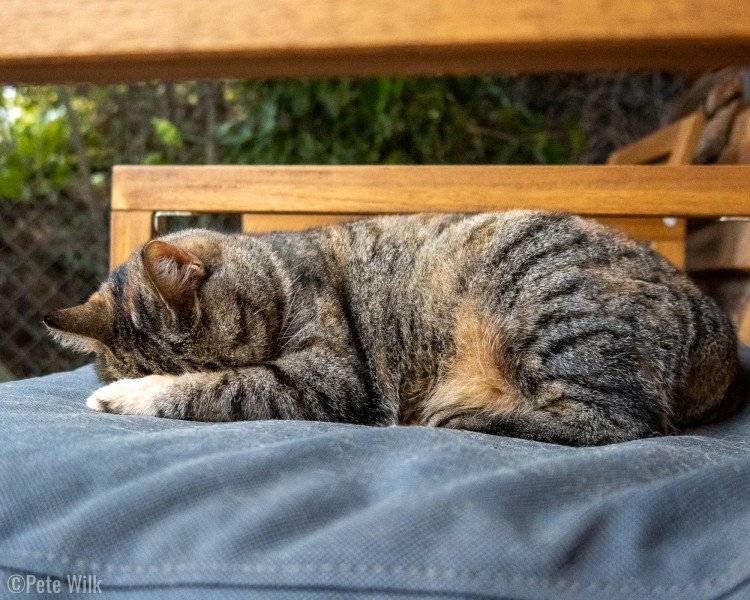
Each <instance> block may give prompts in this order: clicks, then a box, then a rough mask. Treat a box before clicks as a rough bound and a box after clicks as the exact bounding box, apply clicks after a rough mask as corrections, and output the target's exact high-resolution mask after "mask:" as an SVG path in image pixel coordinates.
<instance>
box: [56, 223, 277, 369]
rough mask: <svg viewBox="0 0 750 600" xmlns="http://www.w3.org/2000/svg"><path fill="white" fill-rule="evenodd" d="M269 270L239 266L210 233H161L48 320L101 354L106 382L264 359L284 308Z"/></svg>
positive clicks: (59, 335) (77, 345)
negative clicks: (171, 239) (171, 238)
mask: <svg viewBox="0 0 750 600" xmlns="http://www.w3.org/2000/svg"><path fill="white" fill-rule="evenodd" d="M196 240H198V241H197V242H196ZM210 241H211V240H209V242H210ZM177 244H179V245H177ZM186 248H190V250H188V249H186ZM199 255H202V256H199ZM268 271H269V270H268V269H267V268H266V269H253V268H252V266H239V267H238V266H237V265H233V264H232V260H231V256H230V257H229V258H227V257H226V256H224V253H223V252H222V251H221V247H220V244H212V243H206V240H205V239H199V238H197V237H196V238H195V239H193V238H191V237H190V236H186V237H185V236H183V238H182V239H177V240H176V244H171V243H167V242H165V241H160V240H155V241H152V242H149V243H148V244H146V245H145V246H144V247H143V248H142V249H141V250H139V251H138V252H136V253H134V254H133V255H132V256H131V257H130V259H129V260H128V261H127V262H126V263H125V264H123V265H121V266H120V267H118V268H117V269H115V270H114V271H112V273H111V274H110V276H109V278H108V279H107V281H105V282H104V283H103V284H102V286H101V287H100V288H99V290H98V291H97V292H95V293H94V294H93V295H92V296H91V297H90V298H89V299H88V301H86V302H85V303H83V304H81V305H78V306H75V307H72V308H67V309H62V310H58V311H56V312H53V313H52V314H50V315H48V316H46V317H45V318H44V323H45V325H47V327H48V328H49V329H50V330H51V332H52V333H53V335H54V336H55V337H56V339H57V340H58V341H59V342H61V343H62V344H64V345H67V346H70V347H72V348H73V349H75V350H78V351H81V352H95V353H96V355H97V362H96V366H97V371H98V373H99V376H100V377H101V378H102V379H103V380H104V381H106V382H110V381H115V380H117V379H124V378H136V377H144V376H146V375H151V374H181V373H189V372H198V371H207V370H223V369H231V368H238V367H243V366H248V365H253V364H260V363H262V362H264V361H266V360H268V359H269V358H270V356H271V355H272V353H273V344H274V341H275V339H276V338H277V336H278V330H279V328H280V323H281V320H282V314H281V312H283V311H282V307H281V306H280V304H279V302H275V301H274V297H273V295H274V294H273V291H274V289H275V288H277V287H278V286H277V285H276V282H274V281H270V280H268V279H269V278H268ZM263 275H265V276H266V277H265V279H264V277H263Z"/></svg>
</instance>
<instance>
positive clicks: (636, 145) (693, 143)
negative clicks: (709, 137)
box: [607, 112, 706, 165]
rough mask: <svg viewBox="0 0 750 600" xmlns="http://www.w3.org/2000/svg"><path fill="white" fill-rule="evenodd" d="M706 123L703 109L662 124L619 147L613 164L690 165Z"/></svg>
mask: <svg viewBox="0 0 750 600" xmlns="http://www.w3.org/2000/svg"><path fill="white" fill-rule="evenodd" d="M705 124H706V118H705V117H704V116H703V113H702V112H695V113H693V114H691V115H689V116H687V117H685V118H684V119H681V120H679V121H677V122H676V123H672V124H671V125H668V126H666V127H662V128H661V129H659V130H658V131H655V132H654V133H652V134H651V135H648V136H646V137H644V138H641V139H640V140H638V141H636V142H633V143H632V144H629V145H627V146H625V147H624V148H620V149H619V150H616V151H615V152H613V153H612V154H610V156H609V160H608V161H607V162H608V164H610V165H638V164H647V163H654V162H661V163H665V164H669V165H689V164H690V163H692V162H693V154H694V153H695V148H696V147H697V146H698V142H699V141H700V137H701V133H702V132H703V128H704V126H705Z"/></svg>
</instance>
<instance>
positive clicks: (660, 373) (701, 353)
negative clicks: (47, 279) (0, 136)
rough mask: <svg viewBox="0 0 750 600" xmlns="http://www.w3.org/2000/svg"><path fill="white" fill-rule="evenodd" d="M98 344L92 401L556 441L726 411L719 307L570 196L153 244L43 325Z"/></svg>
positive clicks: (729, 383)
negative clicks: (566, 208) (567, 206)
mask: <svg viewBox="0 0 750 600" xmlns="http://www.w3.org/2000/svg"><path fill="white" fill-rule="evenodd" d="M44 322H45V324H46V325H47V326H48V327H49V328H50V330H51V331H52V332H53V334H54V335H55V336H56V337H57V339H58V340H59V341H60V342H62V343H64V344H67V345H70V346H72V347H74V348H76V349H78V350H81V351H84V352H95V353H96V354H97V369H98V373H99V375H100V377H101V379H102V380H103V381H104V382H107V383H109V385H106V386H105V387H102V388H100V389H99V390H97V391H96V392H95V393H94V394H93V395H92V396H91V397H90V398H89V400H88V405H89V406H90V407H91V408H94V409H97V410H101V411H104V412H114V413H121V414H144V415H154V416H160V417H170V418H177V419H195V420H203V421H233V420H245V419H249V420H254V419H311V420H321V421H340V422H349V423H361V424H369V425H395V424H398V423H402V424H423V425H430V426H438V427H450V428H460V429H469V430H473V431H481V432H487V433H494V434H499V435H510V436H517V437H522V438H527V439H533V440H540V441H548V442H556V443H561V444H569V445H598V444H606V443H612V442H619V441H626V440H633V439H636V438H641V437H646V436H651V435H663V434H669V433H673V432H675V431H677V430H679V429H681V428H683V427H685V426H688V425H692V424H697V423H700V422H707V421H710V420H715V419H718V418H720V417H723V416H725V415H727V414H729V413H731V412H732V411H733V410H734V409H735V408H736V406H737V404H738V402H739V400H740V397H741V394H740V393H739V377H738V375H737V340H736V336H735V334H734V331H733V329H732V326H731V324H730V322H729V320H728V318H727V317H726V316H725V315H724V314H722V313H721V311H720V310H719V309H718V308H717V307H716V305H715V304H714V302H713V301H711V300H710V299H709V298H707V297H706V296H705V295H703V294H702V293H701V292H700V291H699V290H698V289H697V288H696V287H695V286H694V285H693V284H692V283H691V282H690V281H689V279H688V278H687V277H686V276H685V275H684V274H682V273H681V272H679V271H678V270H677V269H675V268H674V267H673V266H672V265H671V264H670V263H668V262H667V261H666V260H665V259H664V258H662V257H661V256H659V255H658V254H656V253H655V252H653V251H651V250H650V249H648V248H646V247H644V246H641V245H639V244H636V243H635V242H633V241H631V240H628V239H626V238H625V237H624V236H622V235H621V234H619V233H616V232H614V231H611V230H609V229H607V228H605V227H603V226H601V225H598V224H596V223H593V222H591V221H586V220H583V219H581V218H579V217H575V216H572V215H569V214H566V213H550V212H543V211H509V212H505V213H486V214H473V215H464V214H443V215H411V216H398V217H380V218H375V219H365V220H362V221H356V222H352V223H345V224H340V225H332V226H327V227H321V228H317V229H311V230H308V231H303V232H287V233H271V234H264V235H224V234H220V233H216V232H210V231H202V230H189V231H184V232H180V233H176V234H172V235H169V236H166V237H164V238H162V239H160V240H156V241H152V242H149V243H148V244H146V245H145V246H143V247H142V248H141V249H139V250H138V251H137V252H135V253H134V254H133V255H132V256H131V257H130V258H129V259H128V261H127V262H126V263H125V264H123V265H121V266H119V267H118V268H116V269H115V270H114V271H112V273H111V274H110V276H109V278H108V279H107V281H105V282H104V283H103V284H102V286H101V287H100V289H99V290H98V291H97V292H96V293H94V294H93V295H92V296H91V297H90V298H89V300H88V301H87V302H85V303H84V304H81V305H79V306H76V307H73V308H68V309H63V310H59V311H57V312H54V313H52V314H51V315H49V316H48V317H46V318H45V320H44Z"/></svg>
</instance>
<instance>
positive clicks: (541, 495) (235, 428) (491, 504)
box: [0, 367, 750, 600]
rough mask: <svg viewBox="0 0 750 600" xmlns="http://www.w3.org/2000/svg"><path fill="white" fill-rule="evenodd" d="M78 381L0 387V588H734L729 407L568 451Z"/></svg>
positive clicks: (743, 562)
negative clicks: (666, 431) (163, 397)
mask: <svg viewBox="0 0 750 600" xmlns="http://www.w3.org/2000/svg"><path fill="white" fill-rule="evenodd" d="M97 385H98V384H97V381H96V377H95V375H94V373H93V370H92V369H91V368H90V367H85V368H83V369H79V370H77V371H73V372H70V373H61V374H57V375H52V376H49V377H43V378H39V379H32V380H26V381H19V382H12V383H6V384H3V385H0V568H1V569H2V581H0V597H3V598H4V597H6V596H8V594H7V593H6V592H7V591H8V590H7V588H8V586H9V585H11V586H15V587H18V585H20V584H19V581H20V582H21V584H22V585H24V586H27V587H29V586H33V585H36V586H37V587H36V588H34V589H32V590H31V591H33V592H34V593H37V592H38V591H39V587H38V586H39V580H41V579H43V578H45V577H47V576H49V577H50V580H49V581H50V582H54V581H58V582H59V583H60V585H61V590H62V591H63V592H67V591H68V581H67V579H66V578H67V577H69V576H71V577H81V576H88V579H87V580H79V582H86V581H87V582H88V583H90V584H91V585H92V586H97V585H98V586H100V589H101V590H102V591H104V592H106V593H105V597H114V598H119V597H123V598H125V597H127V598H173V597H174V598H191V597H195V598H211V597H217V598H231V597H233V596H235V595H236V596H238V597H244V596H245V595H246V594H247V591H248V590H251V591H253V597H256V598H351V597H366V598H381V597H383V598H385V597H389V598H393V597H413V596H415V595H420V594H423V595H426V596H427V597H432V596H436V595H439V596H440V597H444V598H459V597H466V596H467V595H477V596H479V597H485V596H486V597H493V598H495V597H497V598H561V599H567V598H570V599H576V600H578V599H586V598H591V599H601V598H613V599H616V598H628V599H630V598H649V599H652V598H674V599H678V598H679V599H681V600H682V599H687V598H718V597H722V598H725V597H727V598H748V597H750V410H748V409H743V411H742V413H741V414H740V415H738V416H736V417H735V418H733V419H732V420H730V421H728V422H726V423H723V424H720V425H714V426H709V427H704V428H701V429H697V430H694V431H691V432H690V433H689V434H688V435H680V436H673V437H663V438H652V439H645V440H639V441H636V442H630V443H624V444H618V445H612V446H605V447H600V448H580V449H576V448H566V447H560V446H556V445H552V444H544V443H537V442H528V441H522V440H516V439H508V438H501V437H493V436H488V435H483V434H477V433H470V432H461V431H449V430H439V429H428V428H423V427H390V428H376V427H363V426H352V425H339V424H328V423H315V422H296V421H258V422H239V423H218V424H215V423H194V422H184V421H173V420H167V419H157V418H151V417H133V416H119V415H111V414H102V413H97V412H93V411H90V410H87V409H86V407H85V399H86V397H87V396H88V394H89V393H90V392H91V391H92V390H93V389H94V388H95V387H97ZM16 575H18V576H20V577H21V580H19V579H18V577H15V576H16ZM50 585H52V583H50ZM11 591H15V590H11ZM8 597H9V596H8ZM45 597H50V596H45ZM420 597H421V596H420Z"/></svg>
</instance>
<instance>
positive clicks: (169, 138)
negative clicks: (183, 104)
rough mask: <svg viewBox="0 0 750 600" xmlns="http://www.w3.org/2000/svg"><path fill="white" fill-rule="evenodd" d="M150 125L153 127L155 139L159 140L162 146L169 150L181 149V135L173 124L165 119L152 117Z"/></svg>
mask: <svg viewBox="0 0 750 600" xmlns="http://www.w3.org/2000/svg"><path fill="white" fill-rule="evenodd" d="M151 124H152V125H153V127H154V133H155V134H156V137H158V138H159V140H160V141H161V143H162V144H164V145H165V146H168V147H170V148H182V147H183V141H182V135H181V134H180V130H179V129H177V126H176V125H175V124H174V123H172V122H171V121H169V120H167V119H161V118H159V117H153V118H152V119H151Z"/></svg>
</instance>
